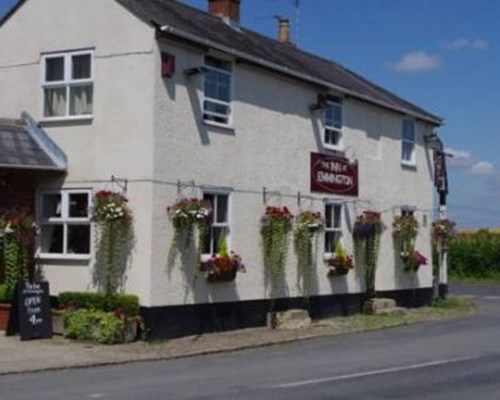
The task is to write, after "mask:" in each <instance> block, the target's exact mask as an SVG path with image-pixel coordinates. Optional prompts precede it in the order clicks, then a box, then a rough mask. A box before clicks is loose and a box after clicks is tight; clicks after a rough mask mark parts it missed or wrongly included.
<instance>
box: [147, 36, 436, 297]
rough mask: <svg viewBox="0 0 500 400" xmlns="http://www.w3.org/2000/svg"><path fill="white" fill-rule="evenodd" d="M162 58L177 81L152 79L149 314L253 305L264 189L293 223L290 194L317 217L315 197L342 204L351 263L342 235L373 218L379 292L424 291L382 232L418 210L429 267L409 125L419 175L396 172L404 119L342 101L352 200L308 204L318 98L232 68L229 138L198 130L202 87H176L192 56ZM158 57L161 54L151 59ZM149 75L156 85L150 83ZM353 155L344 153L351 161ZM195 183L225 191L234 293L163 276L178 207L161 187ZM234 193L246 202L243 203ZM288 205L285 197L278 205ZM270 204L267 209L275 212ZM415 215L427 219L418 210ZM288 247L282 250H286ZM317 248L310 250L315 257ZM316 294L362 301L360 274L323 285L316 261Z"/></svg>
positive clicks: (421, 158)
mask: <svg viewBox="0 0 500 400" xmlns="http://www.w3.org/2000/svg"><path fill="white" fill-rule="evenodd" d="M160 47H161V49H160V50H159V51H161V50H163V51H166V52H169V53H172V54H175V55H176V69H177V73H176V75H175V77H174V78H172V79H169V80H162V79H159V78H158V79H157V81H156V98H155V147H154V148H155V173H154V175H155V179H156V180H157V181H158V182H159V184H157V185H156V186H155V203H156V207H155V212H156V214H155V224H154V232H155V233H154V235H153V237H154V243H155V244H154V248H155V249H157V251H155V253H154V255H153V266H152V268H153V282H154V285H155V286H154V289H153V303H154V304H157V305H160V304H179V303H181V304H182V303H190V302H193V301H203V302H205V301H231V300H235V299H244V300H248V299H259V298H263V297H265V296H266V294H267V293H268V291H266V290H265V289H264V286H263V281H264V272H263V266H262V255H261V254H262V252H261V247H260V234H259V230H260V223H259V220H260V217H261V216H262V214H263V212H264V210H265V205H264V204H263V200H262V188H263V187H264V186H265V187H266V188H267V189H268V190H270V191H280V192H281V193H282V194H283V196H282V198H281V204H282V205H287V206H288V207H289V208H290V209H291V210H292V212H293V213H297V212H298V211H299V207H298V205H297V197H296V193H297V192H298V191H300V192H301V194H302V195H305V196H310V195H312V196H314V197H315V198H316V201H313V202H310V201H307V200H304V201H303V202H302V205H301V207H302V209H303V210H306V209H313V210H316V211H321V212H322V213H323V211H324V210H323V208H324V206H323V199H324V198H339V199H344V200H345V201H346V210H347V212H346V215H345V216H346V218H345V221H346V226H345V231H344V244H345V246H346V247H347V249H348V251H349V252H351V253H352V252H353V247H352V239H351V232H350V230H349V228H350V227H351V228H352V224H353V223H354V219H355V216H356V215H358V214H360V213H361V212H362V211H363V210H366V209H372V210H376V211H382V212H383V221H384V223H385V225H386V226H387V229H386V231H385V232H384V234H383V237H382V246H381V251H380V257H379V269H378V272H377V290H393V289H404V288H411V287H413V285H417V286H418V287H430V286H431V279H432V277H431V270H432V267H431V265H429V266H427V267H422V268H421V269H420V271H419V272H418V274H417V276H416V278H415V279H414V278H412V277H411V276H409V275H408V274H407V273H405V272H403V271H402V266H395V265H394V251H393V244H392V234H391V224H392V219H393V216H394V215H397V214H399V208H400V206H402V205H412V206H416V207H417V208H418V210H417V211H416V217H417V219H418V220H419V222H420V223H421V224H422V222H423V220H424V218H425V219H426V220H427V222H426V226H423V227H422V228H421V229H420V234H419V237H418V240H417V249H418V250H420V251H421V252H423V253H424V254H425V255H426V256H428V257H429V263H430V255H431V248H430V236H429V231H430V225H431V221H432V211H431V209H432V190H433V187H432V176H431V166H430V160H429V159H428V156H427V153H426V150H425V147H424V143H423V134H424V132H430V129H431V128H430V127H427V126H425V125H424V124H423V123H420V122H419V123H417V138H418V146H417V165H416V168H413V169H412V168H409V169H408V168H404V167H402V166H401V164H400V154H401V140H400V138H401V130H402V119H403V116H402V115H399V114H397V113H394V112H389V111H387V110H384V109H381V108H378V107H374V106H371V105H367V104H366V103H362V102H359V101H357V100H355V99H352V98H345V99H344V105H345V106H344V110H345V113H344V122H345V130H344V138H345V144H346V147H349V148H351V149H354V151H355V154H356V157H357V158H358V159H359V187H360V193H359V197H358V198H352V197H340V196H330V195H327V194H320V193H313V194H311V193H310V190H309V185H310V181H309V174H310V169H309V163H310V152H318V151H319V147H320V143H321V139H320V137H321V125H320V120H319V114H316V115H314V114H313V115H312V114H311V113H310V112H309V109H308V106H309V104H312V103H314V100H315V98H316V95H317V93H318V92H317V91H316V90H314V88H311V87H309V86H307V85H306V84H302V83H299V82H297V81H292V80H288V79H286V78H283V77H279V76H277V75H274V74H271V73H269V72H264V71H263V70H260V69H257V68H255V67H250V66H246V65H244V64H235V72H234V102H233V105H232V108H233V113H234V129H223V128H216V127H212V126H209V125H206V124H204V123H203V122H202V121H201V114H200V99H201V95H202V92H201V86H202V78H201V76H198V77H195V78H186V77H185V76H184V75H183V74H182V71H183V70H184V69H186V68H189V67H195V66H199V65H201V63H202V60H203V58H202V53H200V52H197V51H195V50H194V49H190V48H187V47H181V46H179V45H177V44H174V43H168V42H162V44H161V46H160ZM157 57H159V53H158V54H157ZM155 76H158V74H155ZM351 151H352V150H351ZM177 180H180V181H184V182H188V181H195V183H196V184H197V185H213V186H221V187H230V188H233V189H234V192H233V193H232V195H231V201H232V212H231V218H232V232H231V238H230V243H231V247H232V249H233V250H236V251H238V252H240V253H241V255H242V257H243V261H244V263H245V264H247V266H248V268H247V270H248V272H247V273H246V274H238V276H237V278H236V282H235V283H234V285H232V284H231V285H230V284H222V285H213V284H212V285H210V284H208V285H207V284H206V282H205V281H204V279H197V283H196V285H195V287H194V288H193V285H191V284H190V283H191V279H192V278H191V275H190V274H191V270H192V268H194V265H195V259H193V260H192V263H191V264H190V265H189V266H188V271H189V272H188V273H187V274H186V273H185V272H184V271H185V268H183V267H182V266H181V262H180V260H179V257H178V259H177V264H176V265H175V266H172V265H170V266H168V263H167V258H168V247H169V246H165V244H167V245H168V244H170V243H171V241H172V233H173V232H172V231H173V229H172V226H171V224H170V222H169V221H168V219H167V217H166V213H165V208H166V207H167V206H168V205H171V204H173V203H174V202H175V200H176V199H177V198H178V197H179V194H178V193H177V190H176V187H175V186H174V185H172V184H171V183H173V182H176V181H177ZM240 190H244V191H247V192H248V191H250V192H252V193H242V192H240ZM196 195H198V196H199V195H200V191H199V190H194V191H193V190H191V189H188V190H184V191H183V192H182V193H181V194H180V196H184V197H193V196H196ZM286 195H288V197H287V196H286ZM279 202H280V201H279V199H278V198H273V199H271V200H270V201H269V202H268V203H269V204H270V205H273V204H278V203H279ZM422 210H425V211H422ZM290 243H292V242H290ZM321 249H322V240H320V249H319V250H320V254H322V253H321ZM316 271H317V273H316V275H317V277H316V281H317V283H316V284H315V286H316V287H315V292H316V293H317V294H323V295H326V294H331V293H345V292H360V291H363V288H364V278H363V272H362V271H361V270H360V269H357V270H356V271H355V272H351V273H349V275H348V276H347V278H346V279H345V280H342V279H333V280H332V279H328V278H326V271H327V268H326V266H325V264H324V262H323V261H322V257H321V256H320V257H319V261H318V263H317V268H316ZM286 278H287V279H286V283H285V288H286V289H285V292H283V294H285V293H286V294H287V295H290V296H299V295H300V291H299V290H298V288H297V283H296V281H297V268H296V257H295V255H294V252H293V246H292V245H291V246H290V252H289V257H288V265H287V269H286Z"/></svg>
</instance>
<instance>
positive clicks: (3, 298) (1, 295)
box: [0, 283, 11, 303]
mask: <svg viewBox="0 0 500 400" xmlns="http://www.w3.org/2000/svg"><path fill="white" fill-rule="evenodd" d="M7 294H8V292H7V285H6V284H5V283H0V303H7V302H9V301H10V300H11V298H10V297H9V296H8V295H7Z"/></svg>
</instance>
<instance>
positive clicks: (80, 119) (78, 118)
mask: <svg viewBox="0 0 500 400" xmlns="http://www.w3.org/2000/svg"><path fill="white" fill-rule="evenodd" d="M93 119H94V115H75V116H70V117H44V118H43V119H42V120H40V123H42V124H51V123H56V124H57V123H65V122H68V123H73V122H89V121H92V120H93Z"/></svg>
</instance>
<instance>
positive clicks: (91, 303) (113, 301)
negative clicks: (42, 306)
mask: <svg viewBox="0 0 500 400" xmlns="http://www.w3.org/2000/svg"><path fill="white" fill-rule="evenodd" d="M59 305H60V307H62V308H76V309H81V308H84V309H89V310H99V311H105V312H111V311H115V310H117V309H122V310H123V311H124V312H125V314H126V315H127V316H131V317H132V316H136V315H138V314H139V298H138V297H137V296H135V295H132V294H114V295H108V294H105V293H86V292H62V293H60V294H59Z"/></svg>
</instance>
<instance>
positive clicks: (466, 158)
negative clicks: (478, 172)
mask: <svg viewBox="0 0 500 400" xmlns="http://www.w3.org/2000/svg"><path fill="white" fill-rule="evenodd" d="M444 151H445V153H447V154H450V155H451V156H452V157H451V158H448V160H447V164H448V165H449V166H450V167H470V166H471V165H473V164H474V160H473V159H472V156H471V154H470V153H469V152H467V151H464V150H455V149H452V148H446V149H444Z"/></svg>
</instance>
